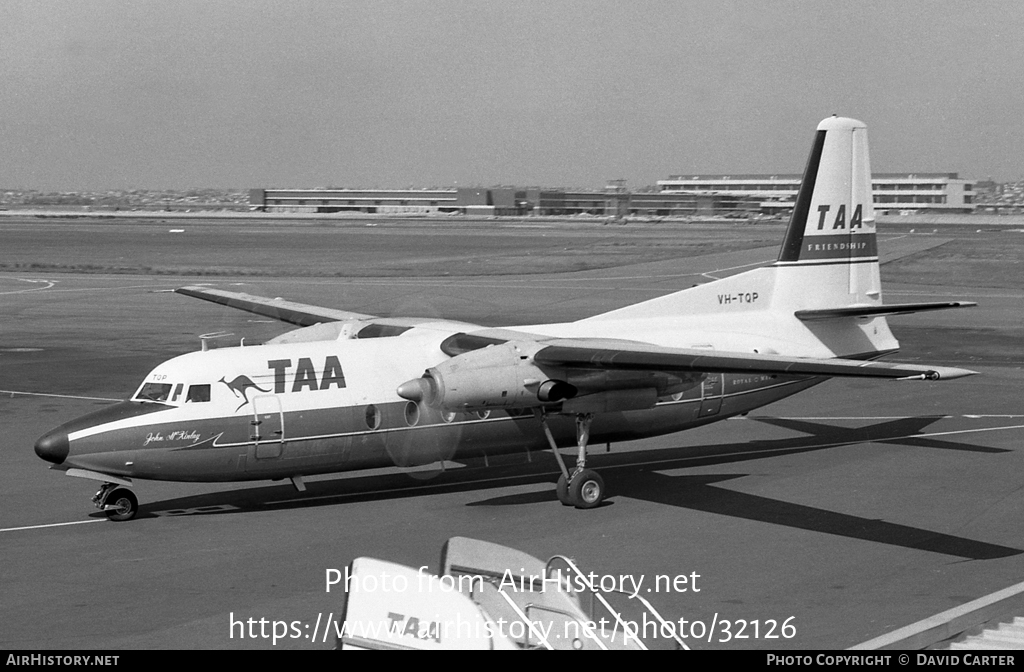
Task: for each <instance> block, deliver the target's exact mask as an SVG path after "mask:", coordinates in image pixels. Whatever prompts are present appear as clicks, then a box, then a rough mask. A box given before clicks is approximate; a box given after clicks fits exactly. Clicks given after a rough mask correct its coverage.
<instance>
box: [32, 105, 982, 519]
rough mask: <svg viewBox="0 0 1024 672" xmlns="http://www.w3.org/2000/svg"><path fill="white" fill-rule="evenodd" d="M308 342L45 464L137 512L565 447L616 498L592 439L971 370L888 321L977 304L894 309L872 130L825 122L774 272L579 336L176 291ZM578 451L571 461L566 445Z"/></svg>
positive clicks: (678, 297) (177, 390)
mask: <svg viewBox="0 0 1024 672" xmlns="http://www.w3.org/2000/svg"><path fill="white" fill-rule="evenodd" d="M177 291H178V292H180V293H181V294H184V295H186V296H193V297H197V298H201V299H205V300H207V301H213V302H215V303H221V304H224V305H227V306H231V307H233V308H239V309H241V310H246V311H249V312H251V313H256V314H258V315H264V316H270V317H273V318H276V319H279V320H282V321H284V322H287V323H291V324H294V325H297V326H299V327H301V328H299V329H295V330H293V331H289V332H287V333H285V334H283V335H281V336H278V337H276V338H274V339H272V340H270V341H268V342H267V343H265V344H263V345H258V346H254V347H253V346H250V347H229V348H218V349H212V350H205V349H204V351H201V352H193V353H190V354H186V355H181V356H179V357H175V358H173V359H171V360H169V361H167V362H164V363H163V364H161V365H159V366H158V367H156V369H154V370H153V371H152V373H150V374H149V375H148V376H147V377H146V379H145V381H144V382H143V383H142V385H141V386H140V387H139V389H138V391H137V392H136V393H135V395H134V396H133V397H132V398H131V399H130V400H128V401H123V402H120V403H118V404H116V405H112V406H110V407H108V408H105V409H102V410H100V411H98V412H95V413H92V414H90V415H86V416H84V417H81V418H78V419H77V420H73V421H71V422H68V423H66V424H64V425H62V426H60V427H58V428H57V429H54V430H53V431H51V432H49V433H48V434H46V435H45V436H43V437H42V438H40V439H39V441H37V442H36V445H35V450H36V453H38V455H39V456H40V457H41V458H43V459H44V460H48V461H49V462H52V463H53V465H54V468H57V469H60V470H64V471H66V472H67V474H68V475H69V476H81V477H85V478H91V479H95V480H98V481H102V482H103V483H104V485H103V486H102V488H101V489H100V491H99V492H98V493H97V495H96V497H95V498H94V500H93V501H94V502H95V504H96V505H97V506H98V507H99V508H101V509H103V510H104V511H106V512H107V514H108V515H109V516H110V518H112V519H115V520H127V519H130V518H132V517H133V516H134V515H135V513H136V512H137V510H138V499H137V498H136V496H135V494H134V493H133V491H132V490H131V486H132V480H131V479H133V478H141V479H157V480H174V481H244V480H260V479H284V478H288V479H291V481H292V483H293V484H294V485H295V487H296V488H297V489H299V490H300V491H301V490H304V489H305V486H304V485H303V481H302V479H303V477H304V476H308V475H312V474H326V473H332V472H340V471H347V470H355V469H369V468H375V467H383V466H398V467H416V466H422V465H430V464H435V463H437V462H439V461H443V460H458V459H466V458H472V457H481V456H484V457H486V456H487V455H495V454H500V453H511V452H516V451H525V450H536V449H546V448H550V449H551V450H552V451H553V452H554V454H555V457H556V458H557V460H558V465H559V467H560V469H561V476H559V478H558V484H557V487H556V491H557V494H558V499H559V500H560V501H561V502H562V503H563V504H566V505H574V506H576V507H577V508H583V509H586V508H591V507H595V506H597V505H598V504H600V503H601V501H602V498H603V497H604V494H605V487H604V483H603V481H602V479H601V477H600V476H599V475H598V474H597V473H596V472H594V471H593V470H592V469H590V468H588V462H587V446H588V443H589V442H590V441H592V440H594V441H599V442H610V441H622V440H627V439H637V438H641V437H649V436H655V435H659V434H666V433H669V432H677V431H680V430H682V429H687V428H689V427H695V426H698V425H703V424H707V423H710V422H715V421H718V420H722V419H725V418H727V417H729V416H734V415H737V414H740V413H746V412H748V411H750V410H752V409H755V408H758V407H759V406H764V405H765V404H768V403H771V402H773V401H777V400H779V399H782V398H783V397H787V396H789V395H791V394H794V393H796V392H799V391H801V390H805V389H807V388H809V387H811V386H813V385H817V384H818V383H821V382H822V381H824V380H826V379H828V378H829V377H832V376H855V377H869V378H895V379H899V380H926V381H931V380H939V379H943V380H945V379H949V378H959V377H961V376H966V375H970V374H971V373H973V372H972V371H967V370H964V369H956V368H948V367H935V366H918V365H910V364H890V363H877V362H874V361H872V360H875V359H878V358H879V357H882V356H883V355H887V354H890V353H893V352H895V351H896V350H897V348H898V345H899V344H898V343H897V341H896V339H895V338H894V337H893V335H892V333H891V332H890V331H889V327H888V325H887V324H886V320H885V316H886V315H892V314H901V313H911V312H918V311H925V310H936V309H942V308H957V307H962V306H968V305H975V304H972V303H967V302H947V303H909V304H889V305H885V304H883V303H882V295H881V287H880V284H879V272H878V252H877V247H876V240H875V223H874V211H873V208H872V194H871V169H870V166H869V164H868V143H867V129H866V127H865V125H864V124H863V123H861V122H859V121H856V120H853V119H845V118H839V117H831V118H828V119H825V120H824V121H822V122H821V124H819V125H818V129H817V132H816V134H815V136H814V144H813V147H812V149H811V154H810V158H809V159H808V162H807V168H806V171H805V173H804V177H803V182H802V184H801V187H800V191H799V194H798V196H797V200H796V204H795V208H794V211H793V215H792V219H791V220H790V224H789V228H788V230H787V231H786V236H785V240H784V241H783V243H782V248H781V250H780V252H779V257H778V260H777V261H776V262H775V263H773V264H771V265H768V266H765V267H763V268H758V269H755V270H752V271H749V272H746V273H742V274H740V275H735V276H731V277H728V278H724V279H721V280H717V281H714V282H711V283H708V284H705V285H700V286H696V287H692V288H690V289H685V290H683V291H680V292H676V293H674V294H669V295H667V296H663V297H660V298H656V299H652V300H649V301H644V302H642V303H638V304H635V305H631V306H627V307H625V308H620V309H618V310H613V311H611V312H608V313H603V314H601V315H595V316H593V317H589V318H586V319H582V320H579V321H576V322H567V323H561V324H536V325H528V326H517V327H505V328H486V327H483V326H480V325H476V324H467V323H463V322H452V321H444V320H436V319H426V318H394V317H389V318H379V317H374V316H371V315H363V314H359V313H351V312H345V311H340V310H332V309H326V308H319V307H315V306H308V305H302V304H298V303H293V302H289V301H282V300H280V299H266V298H262V297H256V296H250V295H247V294H240V293H233V292H225V291H220V290H215V289H207V288H203V287H185V288H181V289H178V290H177ZM573 443H575V444H576V446H577V449H578V455H577V457H576V462H575V466H574V468H570V467H569V466H567V465H566V464H565V462H564V460H563V458H562V456H561V455H560V454H559V452H558V447H559V446H567V445H570V446H571V445H572V444H573Z"/></svg>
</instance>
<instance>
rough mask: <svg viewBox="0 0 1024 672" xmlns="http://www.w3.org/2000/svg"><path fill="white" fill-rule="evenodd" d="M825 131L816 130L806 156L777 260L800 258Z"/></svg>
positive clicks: (823, 145) (823, 146)
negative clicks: (812, 143)
mask: <svg viewBox="0 0 1024 672" xmlns="http://www.w3.org/2000/svg"><path fill="white" fill-rule="evenodd" d="M826 132H827V131H818V132H817V134H816V135H815V136H814V146H813V147H812V148H811V155H810V156H809V157H808V158H807V168H805V169H804V179H803V180H802V181H801V182H800V191H799V192H798V193H797V195H796V205H795V206H794V207H793V216H792V217H791V218H790V220H789V228H788V229H787V230H786V239H785V241H783V243H782V250H781V251H780V252H779V259H778V260H779V261H796V260H797V259H799V258H800V249H801V246H802V243H803V239H804V229H805V228H806V226H807V213H808V211H810V209H811V196H812V195H814V184H815V182H817V180H818V165H819V164H820V163H821V152H822V150H823V149H824V148H825V133H826Z"/></svg>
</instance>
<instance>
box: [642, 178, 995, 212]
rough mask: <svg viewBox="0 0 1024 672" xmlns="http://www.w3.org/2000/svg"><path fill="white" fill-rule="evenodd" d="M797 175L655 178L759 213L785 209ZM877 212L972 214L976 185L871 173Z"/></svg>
mask: <svg viewBox="0 0 1024 672" xmlns="http://www.w3.org/2000/svg"><path fill="white" fill-rule="evenodd" d="M801 177H802V176H800V175H673V176H671V177H669V179H667V180H658V188H659V190H660V191H661V193H672V194H683V193H686V194H735V195H742V196H746V197H749V198H753V199H757V200H759V201H760V211H761V212H764V213H766V214H776V213H780V212H785V211H789V210H790V209H792V207H793V203H794V201H795V200H796V193H797V191H798V190H799V189H800V180H801ZM871 185H872V191H873V192H874V202H875V212H877V213H879V214H883V215H897V214H910V213H923V212H929V213H970V212H974V209H975V201H974V184H973V183H972V181H971V180H964V179H961V178H960V177H959V176H958V174H957V173H873V174H872V176H871Z"/></svg>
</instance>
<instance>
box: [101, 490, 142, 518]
mask: <svg viewBox="0 0 1024 672" xmlns="http://www.w3.org/2000/svg"><path fill="white" fill-rule="evenodd" d="M92 503H93V504H95V505H96V508H97V509H99V510H100V511H103V512H104V513H106V514H107V518H110V519H111V520H131V519H132V518H134V517H135V514H136V513H138V512H139V498H138V497H136V496H135V493H134V492H132V491H131V490H129V489H128V488H125V487H123V486H120V485H117V484H116V483H104V484H103V485H102V486H100V489H99V491H98V492H97V493H96V494H95V495H94V496H93V498H92Z"/></svg>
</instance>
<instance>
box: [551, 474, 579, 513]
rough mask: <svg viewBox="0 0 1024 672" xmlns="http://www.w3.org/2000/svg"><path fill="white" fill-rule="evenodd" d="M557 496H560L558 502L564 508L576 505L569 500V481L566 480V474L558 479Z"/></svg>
mask: <svg viewBox="0 0 1024 672" xmlns="http://www.w3.org/2000/svg"><path fill="white" fill-rule="evenodd" d="M555 495H557V496H558V501H560V502H561V503H562V506H572V505H573V503H574V502H573V501H572V500H571V499H569V481H567V480H566V478H565V474H562V475H561V476H559V477H558V483H557V484H555Z"/></svg>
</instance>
